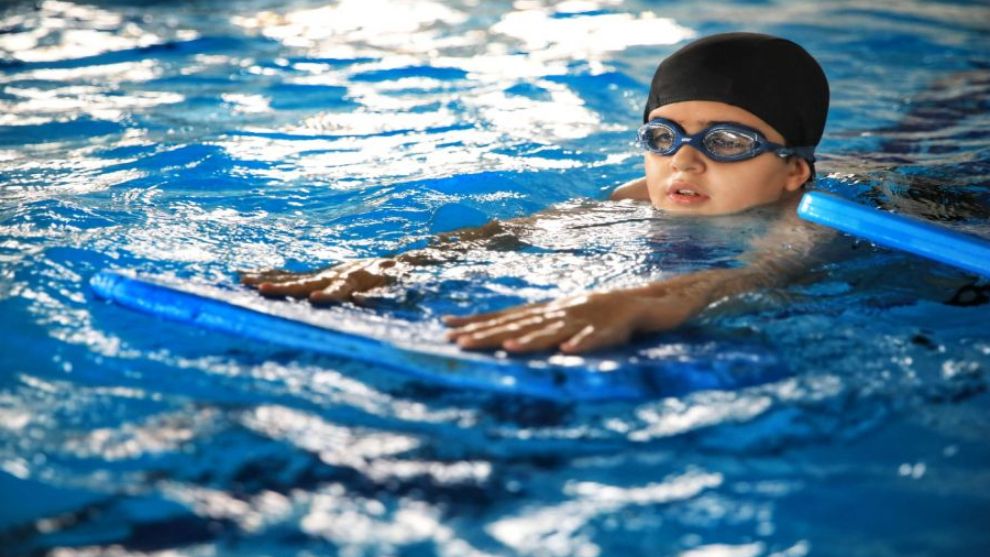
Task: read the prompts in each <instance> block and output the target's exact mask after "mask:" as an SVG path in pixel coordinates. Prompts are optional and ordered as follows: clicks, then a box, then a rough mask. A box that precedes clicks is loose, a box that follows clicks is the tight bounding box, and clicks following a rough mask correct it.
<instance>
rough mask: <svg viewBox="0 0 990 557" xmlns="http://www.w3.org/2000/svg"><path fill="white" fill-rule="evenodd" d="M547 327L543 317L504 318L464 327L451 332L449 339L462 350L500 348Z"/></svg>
mask: <svg viewBox="0 0 990 557" xmlns="http://www.w3.org/2000/svg"><path fill="white" fill-rule="evenodd" d="M545 326H547V323H546V318H545V317H543V316H540V315H537V316H525V315H522V316H516V318H515V319H507V318H503V319H502V320H493V321H488V322H484V323H477V324H474V325H470V326H467V327H462V328H461V329H458V330H455V331H451V332H450V334H448V338H449V339H450V340H452V341H454V342H456V343H457V345H458V346H460V347H461V348H468V349H472V350H474V349H485V348H499V347H502V345H503V343H504V342H505V341H506V340H509V339H512V338H518V337H521V336H525V335H527V334H529V333H530V332H533V331H535V330H537V329H540V328H542V327H545Z"/></svg>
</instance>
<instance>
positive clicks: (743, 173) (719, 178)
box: [241, 101, 810, 353]
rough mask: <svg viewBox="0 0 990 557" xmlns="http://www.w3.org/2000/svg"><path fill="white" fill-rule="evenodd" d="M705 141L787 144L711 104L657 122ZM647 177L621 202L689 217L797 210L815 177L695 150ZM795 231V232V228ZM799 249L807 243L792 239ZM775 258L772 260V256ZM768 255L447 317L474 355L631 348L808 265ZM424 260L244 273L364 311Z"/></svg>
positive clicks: (620, 193) (687, 106)
mask: <svg viewBox="0 0 990 557" xmlns="http://www.w3.org/2000/svg"><path fill="white" fill-rule="evenodd" d="M650 116H651V118H652V117H663V118H667V119H669V120H673V121H675V122H677V123H678V124H680V125H681V126H682V127H683V128H684V129H685V131H687V132H688V133H696V132H698V131H700V130H702V129H704V128H706V127H708V126H709V125H711V123H713V122H736V123H740V124H745V125H747V126H749V127H752V128H755V129H757V130H760V131H761V132H762V133H763V134H764V135H765V136H766V137H767V139H769V140H770V141H773V142H776V143H784V140H783V137H781V135H780V134H779V133H778V132H777V131H776V130H774V129H773V128H772V127H770V126H769V125H768V124H767V123H766V122H764V121H763V120H761V119H760V118H758V117H757V116H755V115H753V114H751V113H750V112H748V111H746V110H743V109H741V108H738V107H735V106H731V105H728V104H724V103H718V102H711V101H686V102H681V103H674V104H670V105H666V106H662V107H660V108H657V109H656V110H654V111H653V112H652V113H651V114H650ZM645 171H646V172H645V174H646V176H645V178H644V179H640V180H636V181H633V182H630V183H629V184H626V185H624V186H622V187H620V188H619V189H618V190H617V191H616V194H615V195H613V199H616V198H631V199H639V200H643V201H647V200H648V201H649V202H650V203H651V204H652V205H653V206H654V207H655V208H657V209H661V210H663V211H666V212H671V213H677V214H684V215H699V216H707V215H722V214H730V213H736V212H740V211H744V210H746V209H749V208H752V207H756V206H760V205H768V204H775V203H776V204H780V205H781V206H784V207H792V206H793V204H794V203H795V202H796V201H797V199H798V198H799V196H800V190H801V187H802V185H803V184H804V183H805V182H806V181H807V179H808V177H809V175H810V167H809V166H808V164H807V163H806V162H805V161H803V160H800V159H797V158H789V159H781V158H780V157H778V156H776V155H774V154H772V153H763V154H761V155H759V156H757V157H754V158H752V159H749V160H746V161H741V162H733V163H718V162H715V161H712V160H710V159H708V158H707V157H705V155H703V154H702V153H701V152H699V151H697V150H696V149H694V148H693V147H691V146H684V147H682V148H681V149H680V150H679V151H678V152H677V153H675V154H673V155H671V156H660V155H656V154H652V153H647V154H646V156H645ZM786 229H787V230H791V231H792V230H793V229H794V227H793V226H790V227H787V228H786ZM788 241H789V242H791V243H794V242H795V241H796V242H798V243H800V242H801V241H802V239H801V238H798V239H796V240H795V239H794V238H789V239H788ZM768 253H772V252H768ZM774 259H775V256H773V255H771V256H767V254H763V255H761V256H758V257H754V258H752V259H751V261H750V264H749V265H747V266H745V267H741V268H734V269H717V270H710V271H702V272H697V273H689V274H686V275H681V276H678V277H674V278H672V279H669V280H665V281H662V282H655V283H650V284H646V285H643V286H639V287H634V288H622V289H616V290H610V291H602V292H590V293H583V294H579V295H575V296H568V297H564V298H560V299H557V300H552V301H549V302H541V303H534V304H527V305H523V306H517V307H513V308H508V309H506V310H502V311H499V312H494V313H486V314H477V315H471V316H464V317H456V316H446V317H445V318H444V323H445V324H447V325H448V326H449V327H451V330H450V331H449V332H448V334H447V338H448V339H449V340H450V341H452V342H455V343H457V345H458V346H460V347H462V348H465V349H494V348H501V349H504V350H507V351H509V352H532V351H541V350H552V349H557V350H560V351H562V352H565V353H582V352H587V351H590V350H596V349H600V348H604V347H608V346H614V345H618V344H622V343H625V342H628V340H629V338H630V337H631V336H632V335H633V334H634V333H637V332H658V331H666V330H670V329H674V328H676V327H678V326H680V325H681V324H683V323H684V322H685V321H687V320H689V319H690V318H692V317H694V316H695V315H697V314H698V313H699V312H701V311H702V310H703V309H704V308H705V307H707V306H708V305H710V304H712V303H713V302H715V301H717V300H719V299H721V298H723V297H725V296H730V295H733V294H737V293H741V292H746V291H750V290H754V289H757V288H762V287H766V286H770V285H773V284H777V283H779V282H781V281H785V280H787V279H788V278H789V274H790V272H791V271H792V270H794V269H797V268H799V267H800V265H794V264H793V263H794V262H793V261H787V262H784V263H783V264H782V263H781V262H780V261H775V260H774ZM410 264H415V255H412V256H399V257H397V258H395V259H372V260H361V261H356V262H350V263H344V264H341V265H338V266H335V267H332V268H330V269H325V270H321V271H316V272H313V273H303V274H294V273H285V272H281V271H266V272H259V273H242V274H241V281H242V282H243V283H244V284H247V285H249V286H252V287H254V288H256V289H257V290H258V291H259V292H260V293H261V294H263V295H265V296H276V297H281V296H291V297H296V298H308V299H309V300H310V301H311V302H313V303H316V304H321V303H338V302H347V301H350V302H356V303H361V302H362V301H363V299H364V297H366V296H367V295H368V294H369V293H371V292H373V291H374V290H375V289H376V288H379V287H382V286H384V285H387V284H390V283H392V282H394V281H395V280H396V278H397V276H398V275H399V274H401V272H402V271H403V269H404V268H405V267H406V266H407V265H410Z"/></svg>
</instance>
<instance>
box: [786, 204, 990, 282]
mask: <svg viewBox="0 0 990 557" xmlns="http://www.w3.org/2000/svg"><path fill="white" fill-rule="evenodd" d="M798 215H799V216H800V217H801V218H803V219H805V220H808V221H811V222H814V223H817V224H822V225H825V226H828V227H831V228H835V229H837V230H841V231H843V232H847V233H849V234H852V235H853V236H857V237H860V238H865V239H867V240H870V241H872V242H875V243H877V244H879V245H881V246H884V247H888V248H894V249H898V250H902V251H906V252H908V253H913V254H915V255H920V256H922V257H926V258H928V259H933V260H935V261H940V262H942V263H946V264H948V265H952V266H954V267H958V268H960V269H963V270H966V271H970V272H972V273H976V274H978V275H982V276H984V277H990V241H988V240H985V239H983V238H979V237H977V236H973V235H971V234H963V233H961V232H956V231H953V230H949V229H948V228H945V227H943V226H938V225H935V224H932V223H929V222H927V221H923V220H921V219H917V218H913V217H906V216H903V215H896V214H893V213H888V212H886V211H881V210H880V209H874V208H872V207H867V206H865V205H860V204H858V203H854V202H852V201H848V200H846V199H842V198H840V197H836V196H834V195H829V194H825V193H821V192H808V193H806V194H804V196H803V197H802V198H801V203H800V205H798Z"/></svg>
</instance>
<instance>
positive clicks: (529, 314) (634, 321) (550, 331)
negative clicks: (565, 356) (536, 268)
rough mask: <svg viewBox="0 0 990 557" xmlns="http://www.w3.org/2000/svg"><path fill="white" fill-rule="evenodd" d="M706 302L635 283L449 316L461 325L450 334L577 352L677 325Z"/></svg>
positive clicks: (467, 341)
mask: <svg viewBox="0 0 990 557" xmlns="http://www.w3.org/2000/svg"><path fill="white" fill-rule="evenodd" d="M703 307H704V304H700V307H699V302H698V300H697V299H695V298H694V297H692V296H685V295H683V293H670V292H667V293H665V294H664V295H662V296H660V297H653V296H648V295H644V293H643V291H642V289H632V290H615V291H611V292H598V293H592V294H584V295H579V296H571V297H567V298H562V299H560V300H554V301H551V302H545V303H538V304H529V305H524V306H518V307H514V308H509V309H507V310H503V311H498V312H494V313H486V314H479V315H472V316H467V317H451V316H448V317H446V318H445V319H444V322H445V323H446V324H447V325H448V326H452V327H456V328H455V329H453V330H451V331H450V332H449V333H448V334H447V338H448V340H451V341H453V342H456V343H457V345H458V346H460V347H462V348H469V349H484V348H503V349H505V350H507V351H509V352H534V351H539V350H548V349H552V348H558V349H560V351H561V352H565V353H572V354H573V353H579V352H587V351H590V350H597V349H600V348H605V347H608V346H614V345H618V344H624V343H626V342H628V341H629V338H630V337H631V336H632V334H633V333H634V332H637V331H659V330H668V329H673V328H675V327H677V326H679V325H681V324H682V323H684V322H685V321H687V320H688V319H689V318H690V317H692V316H693V315H694V314H696V313H697V312H698V311H700V308H703Z"/></svg>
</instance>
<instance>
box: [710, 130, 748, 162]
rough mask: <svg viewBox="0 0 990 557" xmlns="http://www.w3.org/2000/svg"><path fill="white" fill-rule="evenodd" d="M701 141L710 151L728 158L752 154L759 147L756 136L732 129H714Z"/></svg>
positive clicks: (717, 155)
mask: <svg viewBox="0 0 990 557" xmlns="http://www.w3.org/2000/svg"><path fill="white" fill-rule="evenodd" d="M701 141H702V143H703V144H704V146H705V149H707V150H708V152H709V153H711V154H713V155H715V156H716V157H722V158H726V159H736V158H740V157H747V156H752V155H753V154H756V152H757V149H758V147H759V144H758V143H757V140H756V138H754V137H751V136H748V135H745V134H743V133H739V132H734V131H731V130H712V131H710V132H708V133H706V134H705V135H704V136H703V137H702V140H701Z"/></svg>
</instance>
